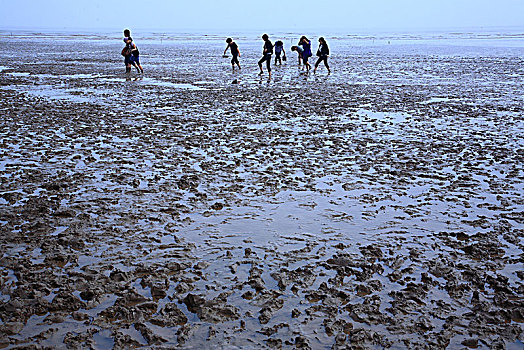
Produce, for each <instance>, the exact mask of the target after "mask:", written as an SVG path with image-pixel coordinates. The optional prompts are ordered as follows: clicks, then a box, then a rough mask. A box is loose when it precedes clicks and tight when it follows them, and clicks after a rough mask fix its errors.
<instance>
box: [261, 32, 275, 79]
mask: <svg viewBox="0 0 524 350" xmlns="http://www.w3.org/2000/svg"><path fill="white" fill-rule="evenodd" d="M262 40H264V50H263V52H262V54H263V56H262V58H261V59H260V61H258V67H259V68H260V73H259V75H262V74H263V73H264V70H263V69H262V63H264V61H266V66H267V71H268V73H269V75H270V76H271V55H272V54H273V43H271V41H270V40H269V36H268V35H267V34H264V35H262Z"/></svg>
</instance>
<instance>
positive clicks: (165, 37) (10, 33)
mask: <svg viewBox="0 0 524 350" xmlns="http://www.w3.org/2000/svg"><path fill="white" fill-rule="evenodd" d="M123 29H124V28H115V29H110V30H108V29H104V30H94V29H92V30H82V31H79V30H73V29H38V28H34V29H9V28H1V27H0V39H1V38H5V37H14V38H20V39H23V38H27V39H29V38H35V37H38V38H52V39H55V40H86V39H87V40H111V41H112V40H116V39H119V38H121V37H122V31H123ZM265 33H267V34H269V36H270V38H273V40H277V39H281V40H289V42H295V41H298V39H299V38H300V37H301V36H302V35H306V36H307V37H308V38H310V39H311V40H313V41H316V39H317V38H318V37H320V36H323V37H324V38H326V40H328V41H350V42H351V44H352V45H355V46H361V45H362V46H367V45H382V44H384V43H386V44H417V43H421V44H445V45H461V46H462V45H471V46H490V47H524V26H522V27H492V28H475V29H471V28H469V29H468V28H462V29H439V30H413V29H411V30H394V31H387V30H357V31H355V30H340V29H337V30H333V31H326V30H324V31H304V32H297V31H282V30H280V31H271V30H268V31H266V32H265ZM261 34H263V32H262V31H252V30H251V31H232V32H225V31H223V30H221V31H212V30H152V29H135V30H133V29H132V36H133V37H134V38H135V39H136V40H140V42H170V41H175V42H176V41H193V40H198V41H201V40H204V41H224V40H225V38H227V37H233V38H234V39H235V40H238V41H244V42H251V41H260V40H261V39H260V36H261Z"/></svg>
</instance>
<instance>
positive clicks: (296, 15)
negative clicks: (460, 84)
mask: <svg viewBox="0 0 524 350" xmlns="http://www.w3.org/2000/svg"><path fill="white" fill-rule="evenodd" d="M523 14H524V0H316V1H310V0H259V1H253V0H242V1H241V0H227V1H222V0H215V1H213V0H184V1H180V0H171V1H169V0H149V1H148V0H124V1H122V0H118V1H115V0H105V1H101V0H90V1H74V0H45V1H44V0H0V28H2V29H16V28H21V27H22V28H37V29H46V28H53V29H62V28H72V29H74V28H79V29H89V30H90V31H96V30H101V29H111V28H119V29H120V28H123V27H130V28H134V29H137V28H142V29H152V30H154V29H159V30H170V29H171V30H184V29H188V30H194V29H201V30H204V29H213V30H220V31H240V30H263V31H271V30H273V31H274V30H290V31H294V30H300V31H303V30H311V29H322V30H326V29H332V30H336V29H339V30H344V29H348V30H364V31H365V30H370V29H391V30H394V29H397V30H402V29H415V28H421V29H426V28H427V29H436V28H465V27H494V26H524V15H523Z"/></svg>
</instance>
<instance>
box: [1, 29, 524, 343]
mask: <svg viewBox="0 0 524 350" xmlns="http://www.w3.org/2000/svg"><path fill="white" fill-rule="evenodd" d="M0 44H1V46H2V50H1V52H0V59H1V62H2V67H1V69H2V70H1V72H0V88H1V90H0V93H1V95H2V98H1V99H0V111H1V118H2V127H1V130H0V131H1V137H2V138H1V142H2V144H1V156H0V179H1V182H0V212H1V219H0V234H1V240H0V247H1V259H0V285H1V290H0V292H1V294H0V319H1V322H0V348H6V349H14V348H27V349H32V348H35V349H38V348H70V349H76V348H97V349H110V348H114V349H127V348H141V347H151V348H155V349H161V348H166V349H167V348H183V349H184V348H186V349H192V348H197V347H198V348H213V347H218V348H220V347H223V348H234V347H236V348H245V349H248V348H275V349H279V348H284V349H292V348H302V349H350V348H351V349H359V348H361V349H369V348H392V349H403V348H421V349H423V348H431V349H444V348H493V349H505V348H508V349H521V348H522V346H523V343H522V340H523V321H524V299H523V297H524V284H523V278H524V272H523V271H524V264H523V248H524V242H523V238H522V237H523V228H524V216H523V210H524V205H523V193H524V191H523V157H524V149H523V140H524V132H523V130H524V124H523V114H524V112H523V105H524V100H523V99H522V91H524V89H523V88H524V87H523V80H522V77H523V76H524V49H502V48H489V47H488V48H482V47H459V46H452V45H450V46H442V47H440V46H432V45H421V44H418V45H417V44H414V45H387V44H384V45H379V44H377V45H375V46H355V47H352V46H351V45H349V44H348V43H346V42H345V41H344V40H343V39H339V40H337V39H334V38H333V39H331V40H330V44H331V47H332V51H333V53H334V55H333V57H332V58H331V65H332V67H333V69H334V72H333V74H331V75H329V76H328V75H327V74H326V72H325V70H324V69H322V68H320V69H319V71H318V72H317V74H316V75H309V76H305V75H303V74H302V71H300V70H299V69H298V68H297V66H296V65H295V62H294V60H291V59H290V60H289V61H288V62H287V65H285V66H282V67H276V68H275V69H274V72H273V77H272V79H271V80H270V81H268V80H267V76H263V77H261V78H259V77H257V76H256V73H257V67H256V59H257V58H258V55H259V51H260V50H259V46H260V45H259V42H258V41H257V42H248V43H245V44H244V46H241V49H243V50H242V52H243V53H244V55H243V56H242V60H241V64H242V65H243V70H242V73H239V72H236V73H232V72H231V71H230V66H229V61H228V60H227V59H223V58H221V50H223V47H224V46H223V45H222V43H221V42H218V43H215V42H214V41H201V42H199V41H188V42H185V41H172V42H168V43H166V42H163V43H159V42H155V41H143V42H142V43H140V42H139V46H140V48H141V52H142V56H143V57H142V65H143V67H144V69H145V71H146V73H145V75H143V76H140V75H136V74H135V73H134V72H133V73H132V75H131V77H130V79H129V81H127V80H126V78H125V76H124V75H123V71H124V67H123V63H122V62H121V59H120V58H119V57H118V52H119V51H120V47H119V45H118V40H116V39H115V40H114V41H105V40H87V41H77V40H53V38H44V39H42V40H40V41H34V40H31V41H29V39H26V38H16V37H15V38H9V37H3V38H0ZM286 45H287V41H286ZM203 46H205V47H206V50H208V51H209V52H214V51H213V50H215V51H216V52H217V54H216V55H215V57H217V58H215V57H213V56H212V55H211V54H209V52H208V53H206V54H205V55H208V56H209V57H203V54H202V47H203ZM250 48H252V50H251V49H250ZM34 52H36V53H37V54H36V58H35V57H34V56H35V55H34V54H33V53H34ZM78 52H82V53H83V54H82V55H80V56H79V55H78ZM234 79H238V82H239V84H235V85H233V84H231V81H232V80H234Z"/></svg>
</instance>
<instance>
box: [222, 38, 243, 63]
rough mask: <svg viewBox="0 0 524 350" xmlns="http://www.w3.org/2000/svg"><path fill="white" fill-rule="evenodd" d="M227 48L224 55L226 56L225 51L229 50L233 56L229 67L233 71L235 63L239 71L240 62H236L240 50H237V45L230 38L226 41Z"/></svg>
mask: <svg viewBox="0 0 524 350" xmlns="http://www.w3.org/2000/svg"><path fill="white" fill-rule="evenodd" d="M226 43H227V47H226V49H225V50H224V55H225V54H226V51H227V49H230V50H231V54H232V55H233V58H232V59H231V66H232V67H233V70H234V69H235V63H236V65H237V66H238V69H240V62H239V61H238V57H240V50H239V49H238V45H237V43H236V42H234V41H233V39H231V38H227V39H226Z"/></svg>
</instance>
